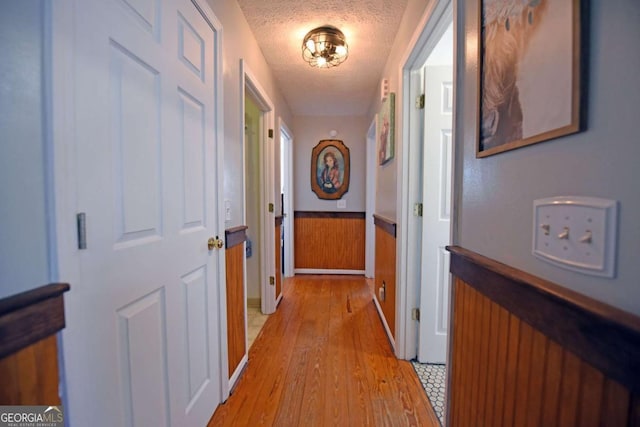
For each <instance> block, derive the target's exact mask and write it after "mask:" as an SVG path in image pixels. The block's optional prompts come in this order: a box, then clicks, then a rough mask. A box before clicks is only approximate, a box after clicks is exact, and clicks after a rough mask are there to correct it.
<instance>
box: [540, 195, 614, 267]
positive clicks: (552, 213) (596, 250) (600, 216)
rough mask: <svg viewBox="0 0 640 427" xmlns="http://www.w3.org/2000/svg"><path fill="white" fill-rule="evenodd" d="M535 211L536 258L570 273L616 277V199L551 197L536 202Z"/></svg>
mask: <svg viewBox="0 0 640 427" xmlns="http://www.w3.org/2000/svg"><path fill="white" fill-rule="evenodd" d="M533 211H534V212H533V249H532V250H533V255H535V256H536V257H538V258H540V259H541V260H544V261H546V262H549V263H551V264H554V265H556V266H558V267H562V268H566V269H568V270H573V271H577V272H580V273H584V274H590V275H594V276H603V277H614V276H615V248H616V230H617V227H616V223H617V217H618V215H617V202H616V201H615V200H606V199H597V198H594V197H551V198H548V199H540V200H535V201H534V203H533Z"/></svg>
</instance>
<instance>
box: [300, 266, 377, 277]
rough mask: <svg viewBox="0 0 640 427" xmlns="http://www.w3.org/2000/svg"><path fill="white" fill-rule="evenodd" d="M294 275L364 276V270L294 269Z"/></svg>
mask: <svg viewBox="0 0 640 427" xmlns="http://www.w3.org/2000/svg"><path fill="white" fill-rule="evenodd" d="M293 272H294V273H295V274H347V275H354V276H355V275H357V276H364V270H336V269H319V268H295V269H294V270H293Z"/></svg>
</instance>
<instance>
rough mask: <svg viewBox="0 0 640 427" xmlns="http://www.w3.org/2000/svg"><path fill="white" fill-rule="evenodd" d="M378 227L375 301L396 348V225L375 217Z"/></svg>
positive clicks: (385, 219)
mask: <svg viewBox="0 0 640 427" xmlns="http://www.w3.org/2000/svg"><path fill="white" fill-rule="evenodd" d="M373 222H374V224H375V226H376V247H375V268H374V277H375V287H374V293H375V297H374V299H375V301H376V306H377V307H378V311H379V312H380V316H381V317H382V323H383V324H384V326H385V329H386V330H387V335H389V339H390V340H391V342H392V344H393V345H394V347H395V333H396V223H395V222H394V221H391V220H389V219H388V218H385V217H382V216H380V215H373Z"/></svg>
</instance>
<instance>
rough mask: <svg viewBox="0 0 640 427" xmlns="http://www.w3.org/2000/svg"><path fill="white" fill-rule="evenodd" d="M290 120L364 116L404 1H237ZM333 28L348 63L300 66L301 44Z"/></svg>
mask: <svg viewBox="0 0 640 427" xmlns="http://www.w3.org/2000/svg"><path fill="white" fill-rule="evenodd" d="M238 3H239V4H240V8H241V9H242V11H243V12H244V15H245V16H246V18H247V21H248V22H249V26H250V27H251V29H252V31H253V33H254V35H255V37H256V39H257V40H258V44H259V45H260V48H261V49H262V52H263V54H264V57H265V58H266V60H267V63H268V64H269V66H270V67H271V69H272V71H273V73H274V74H275V77H276V80H277V81H278V85H279V86H280V89H281V90H282V92H283V95H284V97H285V99H286V101H287V103H288V104H289V107H290V108H291V112H292V114H293V115H299V116H302V115H309V116H318V115H326V116H330V115H336V116H344V115H358V116H362V115H365V114H366V112H367V110H368V107H369V105H370V104H371V102H372V100H373V99H374V96H375V95H376V94H377V93H378V92H377V88H379V85H380V79H381V78H382V71H383V69H384V66H385V64H386V62H387V57H388V56H389V52H390V50H391V45H392V44H393V40H394V39H395V36H396V33H397V31H398V27H399V26H400V20H401V19H402V14H403V13H404V10H405V7H406V5H407V0H323V1H318V2H306V1H300V0H238ZM322 25H332V26H334V27H337V28H338V29H339V30H340V31H342V32H343V33H344V35H345V37H346V39H347V44H348V45H349V57H348V58H347V60H346V61H345V62H344V63H342V64H341V65H339V66H338V67H333V68H328V69H317V68H312V67H310V66H309V65H308V64H307V63H306V62H304V61H303V60H302V50H301V46H302V39H303V38H304V36H305V34H307V32H309V31H310V30H312V29H314V28H316V27H320V26H322Z"/></svg>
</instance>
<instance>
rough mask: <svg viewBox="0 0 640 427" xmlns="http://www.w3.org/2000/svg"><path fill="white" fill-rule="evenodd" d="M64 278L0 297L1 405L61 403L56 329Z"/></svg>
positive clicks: (60, 317)
mask: <svg viewBox="0 0 640 427" xmlns="http://www.w3.org/2000/svg"><path fill="white" fill-rule="evenodd" d="M68 290H69V285H68V284H66V283H52V284H49V285H46V286H42V287H39V288H36V289H33V290H30V291H27V292H23V293H20V294H17V295H14V296H11V297H8V298H4V299H2V300H0V405H53V406H57V405H60V396H59V395H58V387H59V382H60V379H59V374H58V344H57V338H56V333H57V332H58V331H60V330H61V329H62V328H64V326H65V320H64V301H63V296H62V295H63V293H64V292H66V291H68Z"/></svg>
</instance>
